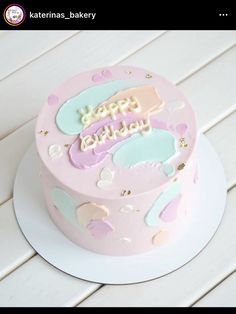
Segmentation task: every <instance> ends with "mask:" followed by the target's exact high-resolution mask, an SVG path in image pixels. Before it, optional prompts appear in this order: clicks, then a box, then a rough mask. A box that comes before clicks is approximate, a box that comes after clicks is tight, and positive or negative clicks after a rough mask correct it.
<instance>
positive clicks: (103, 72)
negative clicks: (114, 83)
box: [102, 70, 112, 79]
mask: <svg viewBox="0 0 236 314" xmlns="http://www.w3.org/2000/svg"><path fill="white" fill-rule="evenodd" d="M102 75H103V76H104V77H106V78H107V79H109V78H111V77H112V74H111V71H109V70H103V71H102Z"/></svg>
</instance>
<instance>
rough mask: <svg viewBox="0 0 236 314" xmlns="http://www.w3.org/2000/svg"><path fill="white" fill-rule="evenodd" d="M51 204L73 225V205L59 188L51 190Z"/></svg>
mask: <svg viewBox="0 0 236 314" xmlns="http://www.w3.org/2000/svg"><path fill="white" fill-rule="evenodd" d="M52 202H53V204H54V205H55V206H56V207H57V209H58V210H59V211H60V212H61V214H62V215H63V217H65V218H66V219H67V220H69V221H70V222H71V223H73V224H74V223H75V207H76V206H75V203H74V200H73V199H72V197H71V196H70V195H69V194H67V193H66V192H65V191H63V190H62V189H60V188H57V187H56V188H54V189H53V190H52Z"/></svg>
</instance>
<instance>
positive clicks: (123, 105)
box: [78, 96, 142, 128]
mask: <svg viewBox="0 0 236 314" xmlns="http://www.w3.org/2000/svg"><path fill="white" fill-rule="evenodd" d="M141 109H142V108H141V105H140V104H139V103H138V101H137V99H136V98H135V97H133V96H130V97H127V98H125V99H122V100H118V101H116V102H112V103H109V104H102V105H100V106H98V107H97V108H93V107H91V106H87V107H86V108H81V109H79V110H78V111H79V113H80V114H81V122H82V123H83V125H84V127H85V128H86V127H88V126H89V125H91V124H92V123H94V122H96V121H98V120H100V119H103V118H106V117H108V116H110V117H111V118H112V120H116V115H117V114H119V113H121V114H123V115H126V114H127V113H128V112H140V111H141Z"/></svg>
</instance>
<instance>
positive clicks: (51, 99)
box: [48, 94, 59, 106]
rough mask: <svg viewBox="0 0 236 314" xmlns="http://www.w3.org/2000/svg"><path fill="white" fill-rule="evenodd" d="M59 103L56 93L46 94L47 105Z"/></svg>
mask: <svg viewBox="0 0 236 314" xmlns="http://www.w3.org/2000/svg"><path fill="white" fill-rule="evenodd" d="M58 103H59V98H58V97H57V95H53V94H52V95H50V96H48V104H49V106H55V105H58Z"/></svg>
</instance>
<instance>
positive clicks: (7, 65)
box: [0, 30, 78, 80]
mask: <svg viewBox="0 0 236 314" xmlns="http://www.w3.org/2000/svg"><path fill="white" fill-rule="evenodd" d="M77 33H78V32H77V31H37V32H35V31H23V32H22V31H19V30H18V31H17V30H15V31H14V32H12V31H5V32H4V34H3V35H4V36H1V37H0V46H1V49H0V80H2V79H3V78H4V77H6V76H7V75H9V74H10V73H12V72H14V71H17V70H18V69H19V68H21V67H23V66H24V65H25V64H27V63H29V62H31V61H32V60H34V59H35V58H38V57H39V56H40V55H42V54H44V53H45V52H46V51H48V50H50V49H52V48H53V47H55V46H56V45H58V44H60V43H62V42H63V41H64V40H66V39H67V38H69V37H71V36H73V35H75V34H77Z"/></svg>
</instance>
